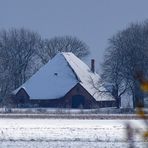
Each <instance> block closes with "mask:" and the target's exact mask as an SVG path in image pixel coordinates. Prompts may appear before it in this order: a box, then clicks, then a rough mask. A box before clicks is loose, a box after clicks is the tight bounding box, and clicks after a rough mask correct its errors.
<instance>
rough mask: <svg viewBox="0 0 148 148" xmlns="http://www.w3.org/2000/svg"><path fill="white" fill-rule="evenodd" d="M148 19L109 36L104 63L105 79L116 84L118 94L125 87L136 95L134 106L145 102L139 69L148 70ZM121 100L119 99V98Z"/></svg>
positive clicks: (113, 88)
mask: <svg viewBox="0 0 148 148" xmlns="http://www.w3.org/2000/svg"><path fill="white" fill-rule="evenodd" d="M147 32H148V23H147V22H145V23H143V24H131V25H130V26H129V27H128V28H127V29H125V30H123V31H120V32H118V33H117V34H116V35H115V36H113V37H112V38H111V39H110V40H109V47H108V48H107V50H106V55H105V58H104V59H105V60H104V63H103V74H102V76H103V79H104V80H105V81H106V83H109V84H110V85H112V90H113V91H112V93H113V94H114V95H115V98H120V97H121V95H122V94H123V93H124V92H125V91H130V92H131V93H132V95H133V103H134V104H133V105H134V107H136V106H138V105H139V104H142V105H143V102H144V100H143V93H142V91H141V90H140V85H139V82H138V80H137V78H136V75H137V73H139V72H140V73H142V74H143V75H144V76H145V77H146V76H147V72H148V51H147V49H148V34H147ZM117 100H118V99H117Z"/></svg>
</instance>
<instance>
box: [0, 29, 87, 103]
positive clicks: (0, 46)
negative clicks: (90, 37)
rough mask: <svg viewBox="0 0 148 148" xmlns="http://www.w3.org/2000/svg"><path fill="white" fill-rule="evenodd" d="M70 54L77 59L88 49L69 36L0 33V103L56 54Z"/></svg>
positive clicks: (16, 31)
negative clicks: (64, 52)
mask: <svg viewBox="0 0 148 148" xmlns="http://www.w3.org/2000/svg"><path fill="white" fill-rule="evenodd" d="M62 51H67V52H68V51H69V52H73V53H74V54H75V55H76V56H78V57H79V58H82V57H85V56H87V55H88V54H89V48H88V46H87V45H86V44H85V43H84V42H83V41H81V40H79V39H77V38H76V37H72V36H63V37H54V38H52V39H43V38H42V37H41V36H40V35H39V34H38V33H36V32H33V31H30V30H27V29H24V28H21V29H15V28H12V29H10V30H1V31H0V100H1V103H2V102H3V101H4V100H5V98H6V97H7V96H8V95H9V94H10V93H11V92H12V91H13V90H15V89H16V88H18V87H19V86H20V85H21V84H23V83H24V82H25V81H26V80H27V79H28V78H30V77H31V76H32V75H33V74H34V73H35V72H36V71H37V70H38V69H39V68H40V67H41V66H42V65H44V64H46V63H47V62H48V61H49V60H50V59H51V58H52V57H53V56H55V55H56V54H57V53H58V52H62Z"/></svg>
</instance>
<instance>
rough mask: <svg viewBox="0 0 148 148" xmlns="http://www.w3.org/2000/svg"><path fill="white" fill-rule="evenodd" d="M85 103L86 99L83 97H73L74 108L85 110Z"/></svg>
mask: <svg viewBox="0 0 148 148" xmlns="http://www.w3.org/2000/svg"><path fill="white" fill-rule="evenodd" d="M84 103H85V97H84V96H82V95H75V96H73V97H72V108H81V107H82V108H83V107H84Z"/></svg>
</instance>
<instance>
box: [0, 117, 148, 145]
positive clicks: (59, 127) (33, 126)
mask: <svg viewBox="0 0 148 148" xmlns="http://www.w3.org/2000/svg"><path fill="white" fill-rule="evenodd" d="M127 122H130V123H131V125H132V126H133V127H134V126H135V127H139V128H140V131H142V130H144V127H143V123H142V121H139V120H130V121H127V120H79V119H69V120H68V119H5V118H4V119H0V148H60V147H64V148H65V147H66V148H69V147H72V148H77V147H80V148H93V147H96V148H104V147H109V148H115V147H125V148H126V147H128V143H127V138H126V134H125V133H126V132H125V131H126V128H125V124H126V123H127ZM134 141H135V145H136V147H142V148H143V147H144V148H146V147H147V146H148V145H147V144H148V143H146V142H144V141H143V140H142V139H141V137H140V136H135V138H134Z"/></svg>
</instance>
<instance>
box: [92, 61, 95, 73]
mask: <svg viewBox="0 0 148 148" xmlns="http://www.w3.org/2000/svg"><path fill="white" fill-rule="evenodd" d="M91 71H92V72H93V73H94V72H95V60H94V59H91Z"/></svg>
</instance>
